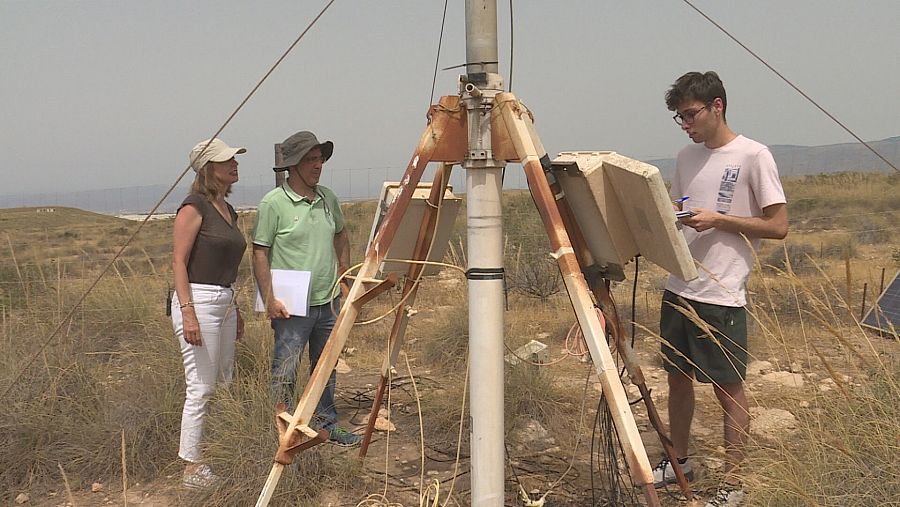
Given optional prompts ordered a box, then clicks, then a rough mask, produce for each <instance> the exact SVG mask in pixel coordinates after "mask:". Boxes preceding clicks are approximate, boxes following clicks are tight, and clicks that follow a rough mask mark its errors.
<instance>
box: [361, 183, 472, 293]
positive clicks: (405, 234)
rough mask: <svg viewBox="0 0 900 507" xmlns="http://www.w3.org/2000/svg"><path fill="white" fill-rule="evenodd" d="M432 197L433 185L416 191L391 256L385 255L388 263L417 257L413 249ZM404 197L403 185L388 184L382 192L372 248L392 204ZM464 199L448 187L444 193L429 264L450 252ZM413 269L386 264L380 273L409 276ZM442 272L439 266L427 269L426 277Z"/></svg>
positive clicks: (418, 188) (373, 232)
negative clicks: (451, 234)
mask: <svg viewBox="0 0 900 507" xmlns="http://www.w3.org/2000/svg"><path fill="white" fill-rule="evenodd" d="M430 193H431V183H428V182H425V183H419V184H418V185H416V189H415V191H413V195H412V200H411V201H410V203H409V209H408V210H407V211H406V214H405V215H403V219H402V221H401V222H400V227H399V228H398V229H397V235H396V236H395V237H394V241H393V242H392V243H391V245H390V246H389V247H388V251H387V252H383V253H384V256H385V257H386V258H388V259H410V258H412V256H413V249H414V248H415V247H416V240H417V238H418V235H419V224H421V223H422V217H423V216H424V214H425V210H426V208H427V207H428V206H430V204H429V203H428V195H429V194H430ZM398 195H400V182H391V181H386V182H384V185H383V186H382V188H381V196H380V197H379V199H378V209H377V210H376V212H375V219H374V220H373V221H372V231H371V232H370V233H369V245H371V244H372V240H373V239H374V238H375V235H376V234H377V233H378V229H379V227H381V223H382V222H383V221H384V217H385V216H386V215H387V212H388V209H390V207H391V204H393V203H394V201H395V200H396V199H397V196H398ZM461 202H462V199H461V198H460V197H458V196H456V195H454V194H453V187H449V186H448V187H447V189H446V190H445V191H444V197H443V201H442V202H441V206H440V208H439V214H438V222H437V227H436V230H435V233H434V242H433V243H432V244H431V250H430V253H429V255H428V258H427V259H426V260H428V261H431V262H440V261H441V260H442V259H443V258H444V254H445V253H446V252H447V245H448V241H449V240H450V233H451V231H452V230H453V223H454V222H455V221H456V215H457V213H458V212H459V205H460V203H461ZM408 267H409V266H408V265H407V264H405V263H401V262H390V261H387V262H383V263H382V264H381V267H380V269H379V272H380V273H390V272H399V273H405V272H406V270H407V268H408ZM438 271H440V267H439V266H434V265H429V266H426V267H425V269H424V272H423V274H424V275H434V274H436V273H437V272H438Z"/></svg>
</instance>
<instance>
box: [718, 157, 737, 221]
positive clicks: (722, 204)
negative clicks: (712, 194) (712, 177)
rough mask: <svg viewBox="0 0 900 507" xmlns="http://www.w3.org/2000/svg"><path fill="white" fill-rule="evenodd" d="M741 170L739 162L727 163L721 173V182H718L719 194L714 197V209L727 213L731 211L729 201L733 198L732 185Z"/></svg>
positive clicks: (733, 185)
mask: <svg viewBox="0 0 900 507" xmlns="http://www.w3.org/2000/svg"><path fill="white" fill-rule="evenodd" d="M740 172H741V166H740V164H727V165H726V166H725V172H724V173H722V182H721V183H719V195H718V197H717V198H716V211H718V212H719V213H722V214H723V215H724V214H727V213H728V212H729V211H731V202H732V201H733V200H734V187H735V184H736V183H737V180H738V174H740Z"/></svg>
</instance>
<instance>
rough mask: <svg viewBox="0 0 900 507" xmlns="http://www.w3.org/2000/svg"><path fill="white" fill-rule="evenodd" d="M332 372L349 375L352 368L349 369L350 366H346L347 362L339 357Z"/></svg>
mask: <svg viewBox="0 0 900 507" xmlns="http://www.w3.org/2000/svg"><path fill="white" fill-rule="evenodd" d="M334 370H335V371H336V372H338V373H340V374H341V375H344V374H346V373H350V372H351V371H353V368H351V367H350V365H348V364H347V361H344V358H342V357H339V358H338V361H337V365H336V366H335V367H334Z"/></svg>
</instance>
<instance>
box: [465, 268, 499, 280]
mask: <svg viewBox="0 0 900 507" xmlns="http://www.w3.org/2000/svg"><path fill="white" fill-rule="evenodd" d="M466 278H468V279H469V280H503V279H504V278H506V274H505V271H504V270H503V268H469V270H468V271H466Z"/></svg>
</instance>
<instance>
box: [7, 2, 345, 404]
mask: <svg viewBox="0 0 900 507" xmlns="http://www.w3.org/2000/svg"><path fill="white" fill-rule="evenodd" d="M334 2H335V0H329V2H328V3H327V4H325V7H323V8H322V10H321V11H320V12H319V14H318V15H316V17H315V18H313V20H312V21H310V23H309V25H307V26H306V28H305V29H304V30H303V32H301V33H300V35H298V36H297V38H296V39H295V40H294V42H293V43H292V44H291V45H290V46H288V48H287V49H286V50H285V51H284V53H283V54H282V55H281V57H279V58H278V60H276V61H275V63H274V64H272V67H271V68H269V70H268V72H266V73H265V75H263V77H262V78H261V79H260V80H259V82H258V83H256V86H254V87H253V89H252V90H250V93H248V94H247V96H246V97H244V100H242V101H241V103H240V104H238V106H237V107H236V108H235V109H234V111H233V112H232V113H231V114H230V115H229V116H228V118H227V119H226V120H225V122H224V123H223V124H222V126H221V127H219V129H218V130H216V133H215V134H213V135H212V136H211V137H210V141H209V142H208V143H206V146H204V147H203V150H202V151H201V152H200V154H199V155H197V157H198V158H199V157H201V156H203V153H204V152H205V151H206V149H207V148H209V144H210V143H211V142H212V139H214V138H216V137H217V136H218V135H219V134H221V133H222V131H223V130H225V127H227V126H228V124H229V123H231V120H232V119H233V118H234V117H235V116H236V115H237V114H238V112H239V111H240V110H241V109H242V108H243V107H244V105H245V104H246V103H247V102H248V101H249V100H250V97H252V96H253V95H254V94H255V93H256V91H257V90H258V89H259V87H260V86H262V84H263V82H265V81H266V79H268V78H269V76H270V75H271V74H272V72H274V71H275V69H276V68H277V67H278V66H279V65H280V64H281V62H282V61H284V59H285V58H287V55H288V54H290V52H291V51H293V49H294V47H296V46H297V44H298V43H299V42H300V39H302V38H303V36H305V35H306V33H307V32H309V30H310V29H311V28H312V27H313V25H315V24H316V22H318V21H319V18H321V17H322V15H323V14H325V11H327V10H328V8H329V7H331V4H333V3H334ZM190 169H191V165H190V164H188V166H187V167H185V168H184V170H183V171H181V175H180V176H178V179H176V180H175V183H172V186H170V187H169V189H168V190H166V193H165V194H163V196H162V197H161V198H160V199H159V201H157V203H156V204H155V205H154V206H153V209H151V210H150V212H149V213H148V214H147V216H146V217H144V220H142V221H141V223H140V224H139V225H138V227H137V229H135V230H134V232H133V233H131V236H129V237H128V239H127V240H126V241H125V244H124V245H122V247H121V248H120V249H119V251H118V252H116V254H115V255H114V256H113V258H112V259H111V260H110V261H109V262H108V263H107V264H106V267H104V268H103V270H102V271H100V274H98V275H97V278H95V279H94V281H93V282H92V283H91V285H90V286H89V287H88V288H87V290H86V291H85V292H84V293H83V294H82V295H81V297H80V298H78V301H76V302H75V304H74V305H73V306H72V308H71V309H70V310H69V312H68V313H67V314H66V316H65V317H63V319H62V320H61V321H59V324H57V325H56V327H55V328H54V329H53V331H52V332H51V333H50V336H48V337H47V339H46V340H44V343H42V344H41V346H40V348H39V349H38V350H37V352H35V353H34V355H33V356H32V357H31V359H29V360H28V361H26V362H25V365H24V366H22V368H21V369H20V370H19V372H18V373H16V375H15V376H14V377H13V379H12V382H10V384H9V386H7V388H6V390H5V391H3V394H2V395H0V400H2V399H4V398H6V395H7V394H9V392H10V391H11V390H12V388H13V387H14V386H15V385H16V383H18V381H19V379H20V378H21V377H22V375H23V374H24V373H25V371H26V370H27V369H28V368H29V367H30V366H31V364H32V363H34V361H35V360H36V359H37V357H38V356H39V355H41V353H42V352H44V350H45V349H46V348H47V346H48V345H50V342H51V341H53V339H54V338H55V337H56V335H57V334H58V333H59V330H60V329H62V327H63V325H64V324H65V323H66V322H67V321H68V320H69V319H70V318H72V315H73V314H74V313H75V310H77V309H78V307H80V306H81V304H82V303H83V302H84V300H85V299H86V298H87V296H88V294H90V293H91V291H92V290H94V287H96V286H97V284H98V283H99V282H100V280H101V279H102V278H103V276H104V275H106V273H107V271H109V268H111V267H112V266H113V264H115V262H116V261H117V260H118V259H119V257H120V256H121V255H122V252H124V251H125V249H126V248H128V246H129V245H130V244H131V242H132V241H133V240H134V238H135V237H137V235H138V233H140V232H141V230H142V229H143V228H144V225H145V224H146V223H147V222H148V221H149V220H150V217H152V216H153V214H154V213H156V210H157V209H159V207H160V206H162V203H163V201H165V200H166V198H167V197H169V194H171V193H172V191H174V190H175V187H177V186H178V183H180V182H181V180H182V178H184V175H185V174H187V172H188V171H189V170H190Z"/></svg>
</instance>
